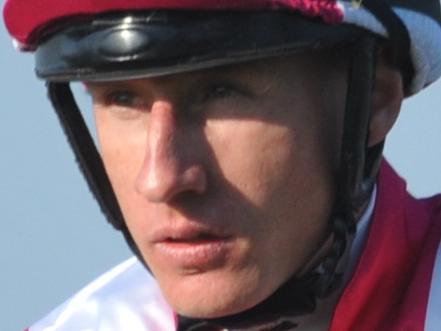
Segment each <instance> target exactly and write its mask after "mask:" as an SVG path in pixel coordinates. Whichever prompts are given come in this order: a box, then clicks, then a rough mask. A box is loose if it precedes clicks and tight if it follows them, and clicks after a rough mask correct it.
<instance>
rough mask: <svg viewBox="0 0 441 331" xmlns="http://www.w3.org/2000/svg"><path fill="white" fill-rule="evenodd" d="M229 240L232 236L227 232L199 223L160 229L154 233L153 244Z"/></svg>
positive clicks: (168, 226)
mask: <svg viewBox="0 0 441 331" xmlns="http://www.w3.org/2000/svg"><path fill="white" fill-rule="evenodd" d="M205 237H208V238H214V239H228V238H230V237H231V235H229V234H227V233H226V232H225V231H223V230H221V229H218V228H214V227H212V226H206V225H202V224H199V223H196V224H195V223H189V222H186V223H184V224H174V225H166V226H162V227H160V228H158V229H157V230H155V231H154V232H153V235H152V242H154V243H158V242H164V241H170V240H172V241H191V240H195V239H198V238H205Z"/></svg>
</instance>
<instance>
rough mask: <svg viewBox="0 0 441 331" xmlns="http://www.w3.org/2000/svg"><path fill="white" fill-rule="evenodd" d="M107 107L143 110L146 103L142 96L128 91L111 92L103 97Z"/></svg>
mask: <svg viewBox="0 0 441 331" xmlns="http://www.w3.org/2000/svg"><path fill="white" fill-rule="evenodd" d="M105 103H106V105H107V106H114V107H118V108H130V109H145V108H146V107H147V102H146V101H145V100H144V99H143V98H142V96H140V95H138V94H137V93H135V92H133V91H129V90H121V91H111V92H109V93H107V94H106V96H105Z"/></svg>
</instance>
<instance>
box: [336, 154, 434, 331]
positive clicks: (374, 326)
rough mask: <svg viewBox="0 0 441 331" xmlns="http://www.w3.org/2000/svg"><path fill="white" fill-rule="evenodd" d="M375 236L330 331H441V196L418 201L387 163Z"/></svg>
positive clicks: (374, 222)
mask: <svg viewBox="0 0 441 331" xmlns="http://www.w3.org/2000/svg"><path fill="white" fill-rule="evenodd" d="M377 189H378V191H377V193H378V195H377V201H376V206H375V210H374V215H373V220H372V223H371V228H370V233H369V237H368V239H367V242H366V246H365V248H364V250H363V253H362V255H361V257H360V260H359V262H358V265H357V267H356V269H355V272H354V275H353V277H352V279H351V281H350V282H349V283H348V284H347V286H346V288H345V290H344V291H343V294H342V296H341V298H340V300H339V302H338V304H337V307H336V310H335V313H334V316H333V319H332V322H331V327H330V331H346V330H348V331H349V330H351V331H354V330H356V331H373V330H375V331H382V330H384V331H417V330H425V331H429V330H430V331H432V330H433V331H435V330H441V248H440V243H441V196H440V195H438V196H435V197H432V198H429V199H423V200H416V199H414V198H413V197H411V196H410V195H409V194H408V193H407V192H406V184H405V182H404V181H403V180H402V179H401V178H399V177H398V176H397V175H396V174H395V173H394V171H393V170H392V168H391V167H390V166H389V165H388V164H387V163H386V162H383V166H382V169H381V172H380V178H379V181H378V187H377Z"/></svg>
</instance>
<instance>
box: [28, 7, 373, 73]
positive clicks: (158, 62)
mask: <svg viewBox="0 0 441 331" xmlns="http://www.w3.org/2000/svg"><path fill="white" fill-rule="evenodd" d="M68 26H69V27H68V28H65V29H63V28H60V29H58V30H57V29H55V30H54V28H53V27H52V28H51V30H50V31H51V33H50V34H49V35H48V36H47V37H46V38H45V40H44V41H43V42H42V43H41V44H40V45H39V47H38V48H37V50H36V71H37V75H38V76H39V77H40V78H43V79H45V80H49V81H75V80H81V81H106V80H123V79H136V78H141V77H154V76H162V75H170V74H177V73H182V72H187V71H193V70H198V69H204V68H213V67H217V66H222V65H227V64H234V63H240V62H246V61H251V60H257V59H263V58H268V57H276V56H284V55H289V54H293V53H296V52H301V51H306V50H314V49H320V48H327V47H332V46H334V45H336V44H341V43H347V42H350V41H353V40H356V39H357V37H359V36H360V34H361V33H366V32H365V31H362V30H361V29H359V28H356V27H354V26H350V25H346V24H336V25H330V24H325V23H323V22H321V21H320V20H311V19H307V18H304V17H303V16H301V15H300V14H296V13H293V12H283V11H280V12H264V11H256V12H252V13H250V12H246V13H245V12H237V11H216V12H210V13H207V12H204V13H201V12H190V11H187V12H185V11H184V12H173V11H171V12H170V11H168V12H163V11H155V12H151V11H150V12H144V13H139V12H137V13H133V14H125V15H124V16H121V15H106V16H101V17H98V18H94V19H92V20H91V19H86V20H85V19H78V21H77V22H70V24H69V25H68ZM54 31H55V32H54Z"/></svg>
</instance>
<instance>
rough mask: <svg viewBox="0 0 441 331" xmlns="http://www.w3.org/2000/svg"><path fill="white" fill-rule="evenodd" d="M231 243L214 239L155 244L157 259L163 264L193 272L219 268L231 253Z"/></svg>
mask: <svg viewBox="0 0 441 331" xmlns="http://www.w3.org/2000/svg"><path fill="white" fill-rule="evenodd" d="M232 246H233V241H232V240H231V239H229V238H215V239H208V240H197V241H172V240H166V241H161V242H158V243H156V244H155V248H156V252H157V253H158V255H159V256H158V257H159V258H161V259H164V260H163V261H164V263H167V264H169V265H170V264H173V265H175V266H176V267H179V268H183V269H193V270H206V269H211V268H215V267H217V266H220V265H222V264H223V263H224V261H225V260H226V257H227V256H228V253H229V252H230V251H231V249H232Z"/></svg>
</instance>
